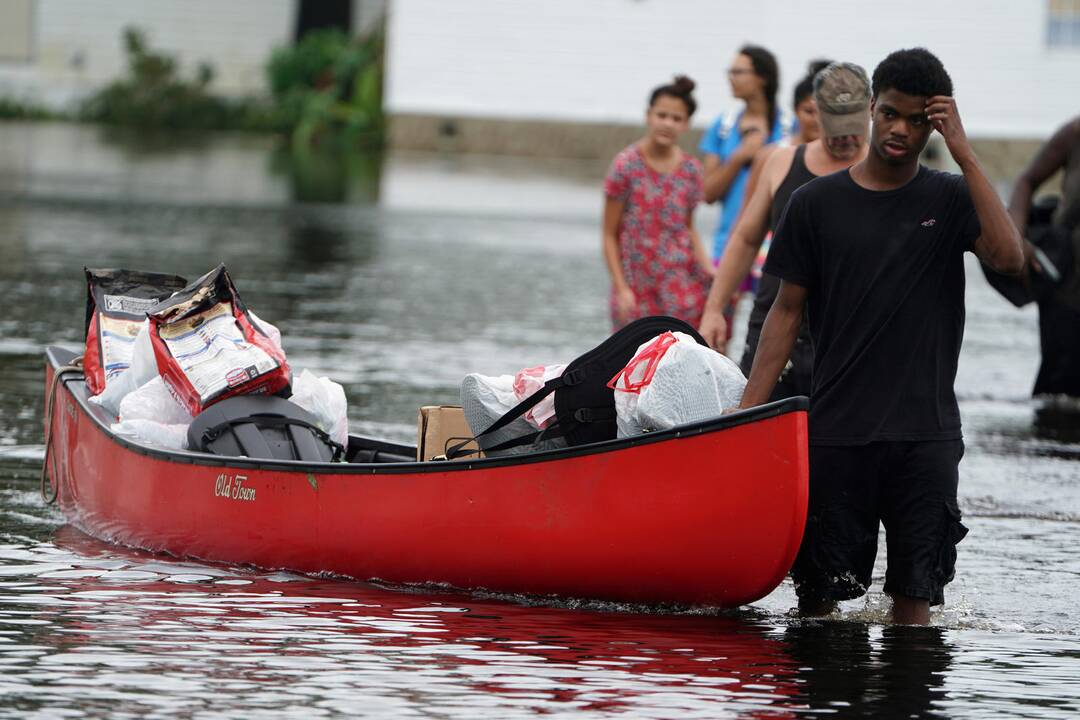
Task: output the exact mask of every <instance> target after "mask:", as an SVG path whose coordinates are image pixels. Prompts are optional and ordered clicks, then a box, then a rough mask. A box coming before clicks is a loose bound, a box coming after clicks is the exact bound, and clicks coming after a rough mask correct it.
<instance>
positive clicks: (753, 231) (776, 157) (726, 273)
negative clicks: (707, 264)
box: [700, 151, 791, 352]
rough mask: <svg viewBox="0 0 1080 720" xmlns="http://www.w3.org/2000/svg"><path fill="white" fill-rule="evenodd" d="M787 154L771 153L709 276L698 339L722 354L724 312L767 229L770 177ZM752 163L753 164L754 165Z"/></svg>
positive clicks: (725, 333) (770, 189)
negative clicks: (712, 274)
mask: <svg viewBox="0 0 1080 720" xmlns="http://www.w3.org/2000/svg"><path fill="white" fill-rule="evenodd" d="M790 160H791V153H785V152H784V151H779V152H773V153H771V155H770V157H769V160H768V162H767V163H766V164H765V167H764V169H763V170H762V171H761V173H760V181H759V182H758V184H757V187H756V188H755V189H754V194H753V195H751V196H750V197H749V199H748V200H747V203H746V205H745V207H743V211H742V214H741V215H739V221H738V223H736V225H735V228H734V229H733V230H732V231H731V237H730V238H729V239H728V243H727V245H726V246H725V247H724V254H723V256H722V257H721V258H720V264H719V265H718V266H717V268H716V273H715V275H714V276H713V284H712V288H711V289H710V290H709V297H708V299H707V300H706V301H705V313H704V315H703V316H702V318H701V328H700V330H701V335H702V337H704V338H705V341H706V342H708V343H709V346H710V347H711V348H713V349H714V350H718V351H719V352H724V351H725V350H726V345H727V321H726V320H725V319H724V308H725V307H726V306H727V304H728V303H729V302H730V301H731V298H732V296H733V295H734V294H735V290H736V288H738V287H739V285H740V284H741V283H742V281H743V280H744V279H745V278H746V276H747V275H749V274H750V268H751V267H752V266H753V264H754V258H755V257H757V254H758V250H759V249H760V248H761V243H762V242H764V240H765V234H766V232H767V230H768V228H769V209H770V207H771V206H772V200H773V191H772V185H773V182H772V180H773V176H774V174H775V173H776V172H777V171H778V170H779V169H782V168H783V167H784V165H785V162H787V164H788V165H790ZM755 162H756V161H755Z"/></svg>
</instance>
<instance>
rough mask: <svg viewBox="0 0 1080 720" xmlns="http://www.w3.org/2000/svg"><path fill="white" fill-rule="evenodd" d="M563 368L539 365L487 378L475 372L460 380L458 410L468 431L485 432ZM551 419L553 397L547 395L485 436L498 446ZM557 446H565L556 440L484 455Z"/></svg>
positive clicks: (476, 433) (541, 425)
mask: <svg viewBox="0 0 1080 720" xmlns="http://www.w3.org/2000/svg"><path fill="white" fill-rule="evenodd" d="M565 368H566V366H565V365H548V366H543V365H540V366H537V367H532V368H525V369H524V370H521V371H520V372H518V373H517V374H516V375H495V376H491V375H480V374H479V373H470V374H469V375H466V376H465V378H464V379H463V380H462V381H461V407H462V410H463V412H464V413H465V421H466V422H468V423H469V429H470V430H471V431H472V433H473V434H474V435H478V434H479V433H481V432H482V431H484V430H486V429H487V428H489V427H490V426H491V425H492V423H494V422H495V421H496V420H498V419H499V418H501V417H502V416H503V415H505V414H506V413H507V412H509V411H510V410H511V409H513V408H514V406H516V405H517V404H518V403H520V402H521V401H522V400H524V399H525V398H527V397H529V396H530V395H532V394H533V393H535V392H536V391H537V390H539V389H540V388H541V387H542V386H543V385H544V383H545V382H547V381H548V380H550V379H551V378H553V377H558V376H559V375H561V374H562V372H563V370H564V369H565ZM554 417H555V396H554V394H551V395H549V396H548V397H546V398H544V399H543V400H541V401H540V402H539V403H537V404H536V405H534V406H533V407H532V408H530V409H529V411H527V412H526V413H525V414H524V415H522V416H521V417H519V418H514V420H513V421H512V422H510V423H509V424H508V425H506V426H505V427H504V428H502V429H501V430H496V431H495V432H493V433H491V434H489V435H488V436H487V440H488V444H489V445H499V444H500V443H502V442H505V441H507V440H512V439H514V438H519V437H524V436H526V435H529V434H530V433H535V432H536V430H537V429H543V428H546V427H547V426H548V425H550V424H551V421H552V419H553V418H554ZM561 447H566V440H565V439H564V438H561V437H558V438H551V439H547V440H541V441H540V442H534V443H532V444H531V445H521V446H518V447H513V448H509V449H506V450H501V451H498V452H496V453H491V452H489V453H488V455H489V456H491V457H495V456H502V455H522V454H525V453H534V452H541V451H543V450H553V449H555V448H561Z"/></svg>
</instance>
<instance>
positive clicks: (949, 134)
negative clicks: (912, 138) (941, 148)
mask: <svg viewBox="0 0 1080 720" xmlns="http://www.w3.org/2000/svg"><path fill="white" fill-rule="evenodd" d="M926 117H927V119H929V120H930V124H931V125H932V126H933V127H934V129H935V130H937V131H938V132H939V133H941V136H942V137H943V138H945V147H947V148H948V149H949V154H950V155H952V157H953V160H955V161H956V162H957V164H959V165H961V166H962V165H963V164H964V163H966V162H968V161H969V160H972V159H974V153H973V152H972V150H971V145H970V144H969V143H968V139H967V133H965V132H964V124H963V123H962V122H961V121H960V113H959V111H957V109H956V100H955V99H954V98H951V97H949V96H947V95H935V96H934V97H932V98H930V99H929V100H927V101H926Z"/></svg>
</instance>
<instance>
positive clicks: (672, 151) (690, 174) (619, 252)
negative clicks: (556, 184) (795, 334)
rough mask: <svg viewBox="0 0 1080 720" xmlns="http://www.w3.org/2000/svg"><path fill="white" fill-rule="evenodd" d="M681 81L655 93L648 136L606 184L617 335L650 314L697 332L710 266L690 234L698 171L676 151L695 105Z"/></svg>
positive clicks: (689, 85)
mask: <svg viewBox="0 0 1080 720" xmlns="http://www.w3.org/2000/svg"><path fill="white" fill-rule="evenodd" d="M693 89H694V82H693V81H692V80H690V78H687V77H685V76H679V77H677V78H675V82H673V83H672V84H670V85H662V86H660V87H658V88H656V89H655V90H653V92H652V95H651V96H650V97H649V108H648V111H647V113H646V115H645V121H646V126H647V132H646V134H645V137H643V138H642V139H641V140H639V141H637V142H636V143H634V144H633V145H631V146H629V147H628V148H626V149H625V150H623V151H622V152H620V153H619V154H618V155H616V156H615V159H614V161H612V163H611V169H610V170H609V171H608V174H607V178H606V179H605V180H604V195H605V202H604V259H605V261H606V262H607V268H608V272H609V273H610V274H611V321H612V325H613V327H614V328H615V329H618V328H620V327H622V326H623V325H625V324H627V323H628V322H630V321H631V320H636V319H637V318H641V317H646V316H648V315H671V316H673V317H677V318H679V319H681V320H685V321H686V322H688V323H690V325H692V326H694V327H697V326H698V323H699V322H700V320H701V313H702V310H703V308H704V307H705V298H706V296H707V295H708V293H709V284H710V283H711V282H712V263H711V261H710V260H709V257H708V255H707V253H706V252H705V248H704V246H703V245H702V244H701V239H700V238H699V237H698V234H697V232H696V231H695V230H694V223H693V215H694V208H695V207H696V206H697V204H698V202H700V201H701V195H702V168H701V163H700V162H699V161H698V160H697V159H696V158H694V157H692V156H690V155H687V154H686V153H684V152H683V151H682V150H681V149H680V148H679V146H678V144H677V141H678V139H679V136H680V135H681V134H682V133H683V132H685V131H686V129H687V127H688V126H689V124H690V116H691V115H693V114H694V110H695V109H696V107H697V103H696V102H695V101H694V98H693V96H692V94H691V93H692V91H693Z"/></svg>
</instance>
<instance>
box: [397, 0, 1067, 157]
mask: <svg viewBox="0 0 1080 720" xmlns="http://www.w3.org/2000/svg"><path fill="white" fill-rule="evenodd" d="M1048 2H1049V0H910V1H909V2H908V3H906V4H902V5H897V4H895V3H884V2H878V1H870V0H814V2H800V1H798V0H760V1H759V2H755V3H733V2H720V1H719V0H543V1H542V2H537V1H536V0H470V1H469V2H446V1H445V0H394V2H393V4H392V6H391V10H390V17H389V25H388V42H387V47H388V57H387V65H388V75H387V93H386V108H387V110H388V111H389V112H391V113H399V114H423V115H456V116H477V117H496V118H510V119H514V118H517V119H540V120H553V121H559V120H573V121H588V122H605V123H636V122H639V121H640V120H641V118H642V115H643V112H644V105H645V99H646V96H647V94H648V92H649V90H650V89H651V88H652V87H654V86H656V85H658V84H660V83H662V82H666V81H668V80H669V79H670V78H671V77H672V75H673V74H675V73H685V74H688V75H690V76H691V77H692V78H694V80H696V81H697V82H698V88H699V90H698V93H697V96H698V100H699V103H700V110H699V113H698V115H697V116H695V124H696V125H698V126H702V125H705V124H707V123H708V121H709V120H710V119H711V118H712V117H713V116H715V115H716V114H717V113H720V112H722V111H724V110H727V109H728V108H731V107H734V106H735V103H734V101H733V100H732V99H731V98H730V97H729V94H728V84H727V79H726V69H727V67H728V65H729V64H730V62H731V57H732V55H733V54H734V53H735V51H736V50H737V48H738V47H739V46H740V45H741V44H743V43H746V42H752V43H755V44H760V45H764V46H765V47H768V48H769V49H770V50H772V51H773V52H774V53H776V55H777V58H778V60H779V61H780V66H781V79H782V87H781V93H780V98H781V100H782V102H783V103H784V105H785V106H788V105H789V104H790V95H791V88H792V87H793V85H794V83H795V82H796V81H797V80H798V78H799V77H801V76H802V74H803V72H804V71H805V67H806V63H807V61H808V60H809V59H811V58H815V57H822V56H826V57H829V58H832V59H840V60H850V61H854V62H857V63H859V64H861V65H863V66H864V67H865V68H866V69H867V72H872V71H873V68H874V66H875V65H876V64H877V62H879V61H880V60H881V59H882V58H883V57H884V56H885V55H886V54H887V53H888V52H890V51H892V50H895V49H898V48H904V47H912V46H918V45H921V46H925V47H927V48H929V49H930V50H932V51H933V52H934V53H935V54H937V55H938V56H939V57H940V58H941V59H942V61H943V62H944V64H945V66H946V68H947V69H948V71H949V73H950V74H951V76H952V78H953V83H954V85H955V88H956V93H955V94H956V97H957V101H958V104H959V107H960V111H961V113H962V116H963V118H964V122H965V125H966V127H967V128H968V131H969V133H970V134H971V135H973V136H982V137H1003V138H1011V137H1042V136H1045V135H1047V134H1048V133H1049V132H1051V131H1052V130H1053V129H1054V128H1056V127H1057V126H1058V125H1060V124H1061V123H1062V122H1064V121H1065V120H1066V119H1067V118H1069V117H1072V116H1074V115H1076V114H1077V113H1078V112H1080V48H1070V49H1056V48H1055V49H1049V48H1048V47H1047V46H1046V41H1045V37H1046V22H1047V19H1046V18H1047V15H1046V14H1047V11H1048V8H1047V6H1048Z"/></svg>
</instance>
